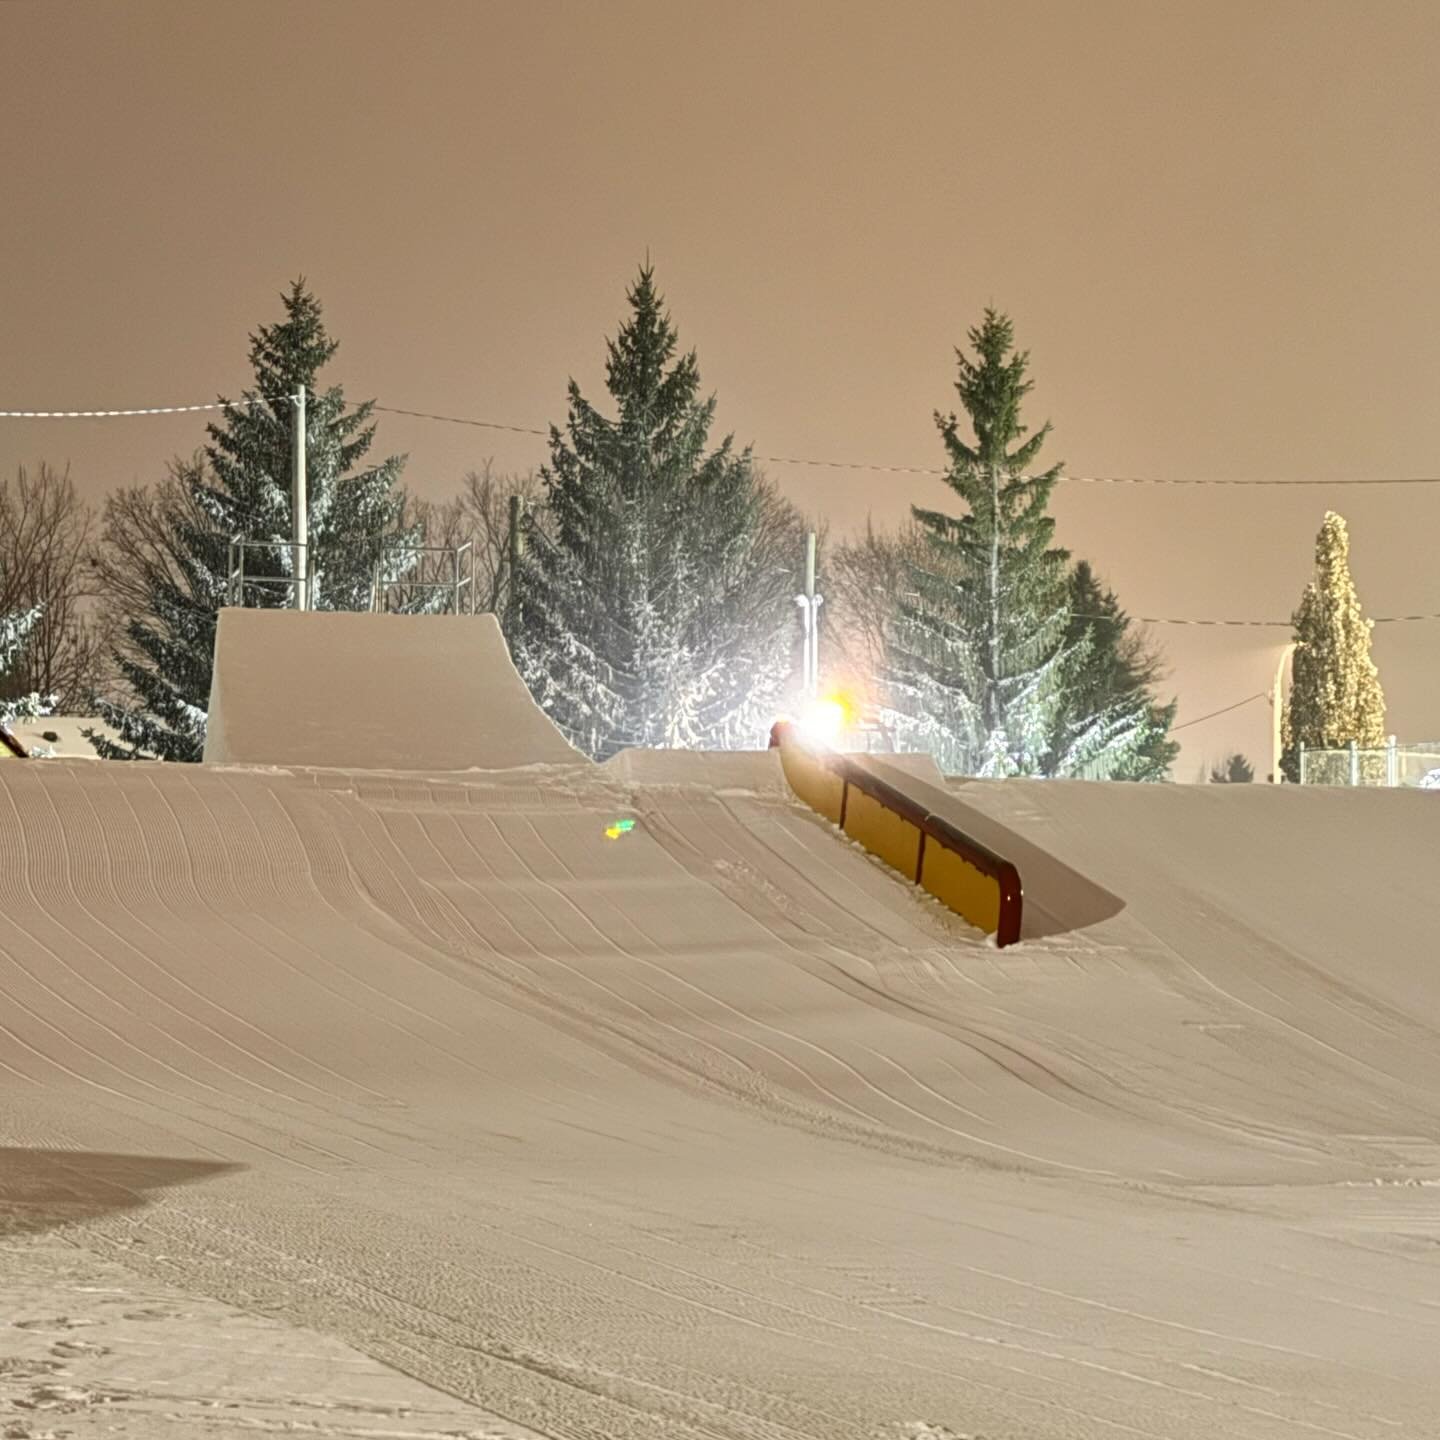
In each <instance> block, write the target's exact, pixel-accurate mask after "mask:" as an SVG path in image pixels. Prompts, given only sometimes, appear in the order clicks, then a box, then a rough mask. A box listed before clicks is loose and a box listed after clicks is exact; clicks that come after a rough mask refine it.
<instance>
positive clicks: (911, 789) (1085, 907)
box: [867, 756, 1125, 940]
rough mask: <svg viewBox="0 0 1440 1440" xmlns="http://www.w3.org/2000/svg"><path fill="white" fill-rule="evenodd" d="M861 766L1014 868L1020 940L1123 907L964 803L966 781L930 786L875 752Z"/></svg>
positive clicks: (1069, 928) (1078, 926)
mask: <svg viewBox="0 0 1440 1440" xmlns="http://www.w3.org/2000/svg"><path fill="white" fill-rule="evenodd" d="M867 768H868V769H870V770H873V771H874V772H875V773H876V774H877V775H879V776H880V778H881V779H884V780H888V781H889V782H890V783H891V784H892V785H894V786H895V787H896V788H897V789H899V790H903V791H904V792H905V793H906V794H907V795H910V796H911V797H912V798H914V799H915V800H917V801H919V802H920V803H921V804H923V805H924V806H926V808H927V809H929V810H930V812H931V813H932V814H935V815H938V816H940V817H941V818H942V819H945V820H948V821H950V823H951V824H952V825H955V826H957V827H958V828H959V829H961V830H963V831H964V832H965V834H967V835H969V836H971V837H972V838H973V839H976V840H978V841H979V842H980V843H981V844H982V845H985V846H988V847H989V848H990V849H991V850H993V851H995V853H996V854H997V855H1003V856H1004V857H1005V859H1007V860H1008V861H1010V863H1011V864H1012V865H1014V866H1015V868H1016V869H1017V870H1018V871H1019V872H1020V882H1021V884H1022V885H1023V886H1024V887H1025V910H1024V914H1023V917H1022V919H1021V923H1020V938H1021V940H1040V939H1043V938H1045V937H1046V936H1050V935H1068V934H1070V933H1072V932H1073V931H1076V930H1084V929H1087V928H1088V927H1089V926H1091V925H1098V924H1100V922H1101V921H1102V920H1109V919H1110V918H1111V917H1112V916H1115V915H1118V914H1119V913H1120V912H1121V911H1122V910H1123V909H1124V908H1125V901H1124V900H1123V899H1122V898H1121V897H1120V896H1119V895H1116V894H1115V893H1114V891H1112V890H1107V889H1106V888H1105V887H1104V886H1103V885H1097V884H1096V883H1095V881H1093V880H1091V879H1090V878H1089V877H1088V876H1085V875H1082V874H1081V873H1080V872H1079V871H1078V870H1076V869H1074V868H1073V867H1071V866H1069V865H1067V864H1066V863H1065V862H1064V861H1063V860H1060V859H1057V858H1056V857H1055V856H1054V855H1052V854H1051V853H1050V852H1049V851H1047V850H1046V849H1044V848H1043V847H1042V846H1040V845H1037V844H1036V843H1035V842H1034V841H1033V840H1027V839H1026V838H1025V837H1024V836H1023V835H1021V834H1019V833H1018V832H1017V831H1016V830H1014V829H1012V828H1011V827H1010V826H1008V825H1006V824H1005V823H1004V821H1002V820H997V819H995V818H994V817H993V816H990V815H987V814H985V813H984V812H983V811H981V810H977V809H976V808H975V807H974V806H973V805H967V804H966V803H965V801H964V799H963V798H962V796H963V787H964V786H965V785H966V783H967V782H966V781H963V780H951V781H948V782H945V783H943V784H939V785H937V784H933V783H931V782H930V781H929V780H928V779H927V778H924V773H923V771H922V770H920V769H919V768H918V767H906V768H905V769H904V770H901V768H900V767H898V766H895V765H892V764H889V763H886V762H885V761H881V760H879V759H878V758H877V757H875V756H870V757H867ZM938 773H939V772H938V771H937V772H936V774H937V775H938ZM992 783H994V782H992ZM1046 783H1047V784H1054V785H1063V784H1066V783H1069V782H1066V781H1061V780H1055V781H1047V782H1046ZM1076 783H1079V782H1076ZM957 792H959V793H957Z"/></svg>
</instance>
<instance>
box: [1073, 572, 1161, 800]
mask: <svg viewBox="0 0 1440 1440" xmlns="http://www.w3.org/2000/svg"><path fill="white" fill-rule="evenodd" d="M1067 583H1068V587H1069V597H1068V598H1069V608H1070V623H1069V628H1068V630H1067V634H1066V638H1067V641H1068V642H1069V646H1070V655H1069V656H1068V658H1067V660H1066V663H1065V665H1064V667H1063V684H1062V685H1061V689H1060V697H1059V704H1058V708H1057V713H1056V715H1055V718H1054V722H1053V728H1052V732H1051V733H1052V748H1051V753H1050V756H1049V758H1048V759H1047V761H1046V765H1045V770H1046V773H1047V774H1058V775H1079V776H1082V777H1084V778H1086V779H1090V780H1163V779H1164V778H1165V777H1166V775H1167V773H1168V772H1169V769H1170V766H1171V765H1172V764H1173V763H1174V761H1175V757H1176V755H1178V754H1179V753H1180V746H1179V745H1178V744H1177V743H1176V742H1175V741H1173V740H1171V739H1170V727H1171V726H1172V725H1173V724H1174V723H1175V711H1176V708H1177V702H1176V701H1174V700H1172V701H1171V702H1170V703H1169V704H1168V705H1162V704H1160V703H1159V701H1157V700H1156V699H1155V697H1154V694H1153V691H1154V688H1155V686H1156V685H1157V684H1158V683H1159V681H1160V679H1161V677H1162V674H1163V668H1162V662H1161V658H1160V656H1159V654H1158V653H1157V652H1156V651H1155V650H1154V649H1152V648H1151V647H1150V646H1149V645H1148V644H1147V642H1146V640H1145V637H1144V636H1143V635H1142V634H1140V633H1139V632H1137V631H1134V630H1132V629H1131V625H1132V624H1133V622H1132V621H1131V619H1130V617H1129V616H1128V615H1127V614H1126V613H1125V611H1124V610H1123V609H1121V607H1120V602H1119V600H1118V599H1117V598H1116V596H1115V592H1114V591H1113V590H1111V589H1109V588H1108V587H1107V586H1106V585H1104V584H1102V583H1101V581H1100V579H1099V577H1098V576H1097V575H1096V574H1095V572H1094V570H1093V569H1092V568H1091V566H1090V562H1089V561H1088V560H1081V561H1078V562H1077V563H1076V565H1075V566H1074V568H1073V569H1072V570H1071V571H1070V574H1069V577H1068V582H1067Z"/></svg>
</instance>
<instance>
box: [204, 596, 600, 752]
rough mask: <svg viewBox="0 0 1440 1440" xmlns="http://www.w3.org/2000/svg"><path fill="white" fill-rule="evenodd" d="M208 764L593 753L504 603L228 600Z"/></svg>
mask: <svg viewBox="0 0 1440 1440" xmlns="http://www.w3.org/2000/svg"><path fill="white" fill-rule="evenodd" d="M204 758H205V760H206V762H207V763H210V764H220V765H279V766H286V765H295V766H313V767H316V768H322V767H323V768H335V769H351V770H430V771H454V770H474V769H478V770H504V769H509V768H511V767H514V766H518V765H541V764H545V765H553V764H565V763H567V762H570V763H578V762H580V761H582V760H584V758H585V757H584V756H582V755H581V754H580V753H579V752H578V751H577V750H575V749H573V748H572V747H571V746H570V744H569V743H568V742H567V741H566V739H565V738H564V736H563V735H561V733H560V732H559V730H557V729H556V728H555V726H554V724H553V723H552V722H551V721H550V719H549V717H548V716H546V714H545V713H544V711H542V710H541V709H540V708H539V707H538V706H537V705H536V704H535V702H534V701H533V700H532V699H531V698H530V693H529V691H528V690H526V688H525V684H524V682H523V681H522V680H521V678H520V676H519V673H518V672H517V671H516V669H515V666H514V665H513V664H512V662H511V660H510V652H509V650H508V649H507V648H506V645H505V637H504V636H503V635H502V634H501V633H500V626H499V624H498V623H497V622H496V619H495V617H494V616H493V615H377V614H363V613H351V612H339V611H322V612H315V611H296V610H247V609H242V608H239V607H232V608H228V609H225V610H222V611H221V612H220V621H219V626H218V629H217V632H216V636H215V668H214V674H213V676H212V679H211V684H210V715H209V725H208V728H207V731H206V736H205V755H204Z"/></svg>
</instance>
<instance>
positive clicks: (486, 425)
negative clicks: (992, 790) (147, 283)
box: [0, 395, 1440, 623]
mask: <svg viewBox="0 0 1440 1440" xmlns="http://www.w3.org/2000/svg"><path fill="white" fill-rule="evenodd" d="M290 398H291V397H290V396H288V395H276V396H272V397H259V398H258V399H255V400H235V401H226V402H221V403H218V404H212V405H149V406H142V407H139V408H136V409H133V410H0V420H91V419H111V418H113V417H117V416H127V415H179V414H185V413H190V412H193V411H198V410H230V409H240V408H242V407H244V406H246V405H255V404H262V403H274V402H282V403H285V402H288V401H289V400H290ZM371 408H372V409H373V410H374V411H376V412H377V413H380V414H385V415H406V416H409V417H410V418H411V419H415V420H437V421H439V422H441V423H442V424H445V425H468V426H471V427H473V428H475V429H478V430H504V431H508V432H509V433H510V434H513V435H537V436H539V437H540V438H541V439H548V438H549V435H550V431H549V429H542V428H541V427H539V426H536V425H512V424H509V423H507V422H505V421H500V420H477V419H474V418H472V417H470V416H464V415H439V414H436V413H435V412H434V411H430V410H406V409H402V408H400V407H399V406H396V405H374V406H372V407H371ZM755 458H756V459H757V460H760V461H762V462H764V463H765V464H767V465H804V466H810V467H812V468H819V469H825V470H857V471H863V472H865V473H867V474H873V475H932V476H936V477H943V476H945V475H948V474H949V473H950V472H949V471H948V470H943V469H937V468H935V467H934V466H926V465H877V464H871V463H870V462H868V461H864V460H819V459H814V458H811V457H807V456H803V455H757V456H756V457H755ZM1056 480H1057V481H1058V482H1060V483H1064V484H1070V485H1167V486H1197V485H1198V486H1228V487H1230V488H1232V489H1233V488H1240V489H1253V488H1256V487H1270V488H1273V489H1283V488H1285V487H1286V486H1294V487H1301V486H1304V487H1310V488H1325V487H1341V488H1344V487H1353V486H1356V485H1440V475H1395V476H1363V477H1359V478H1354V479H1339V480H1317V479H1313V478H1309V477H1302V478H1298V479H1260V480H1216V479H1206V478H1192V479H1178V478H1170V477H1167V476H1157V475H1069V474H1061V475H1058V476H1057V477H1056ZM1266 623H1269V622H1266Z"/></svg>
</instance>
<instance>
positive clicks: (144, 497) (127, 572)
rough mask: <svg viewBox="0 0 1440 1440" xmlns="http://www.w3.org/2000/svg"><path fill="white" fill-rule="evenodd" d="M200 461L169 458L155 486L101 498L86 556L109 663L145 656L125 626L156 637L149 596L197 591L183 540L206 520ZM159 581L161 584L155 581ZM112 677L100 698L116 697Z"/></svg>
mask: <svg viewBox="0 0 1440 1440" xmlns="http://www.w3.org/2000/svg"><path fill="white" fill-rule="evenodd" d="M204 466H205V457H204V455H203V453H197V454H195V455H194V456H192V457H191V458H190V459H188V460H180V459H176V460H172V461H171V462H170V471H169V474H168V475H166V477H165V478H164V479H163V480H161V481H160V482H159V483H158V484H155V485H131V486H122V487H121V488H120V489H118V490H114V491H112V492H111V493H110V494H109V495H108V496H107V497H106V499H105V507H104V511H103V515H102V521H101V533H100V537H99V540H98V542H97V543H96V545H95V546H94V547H93V549H92V553H91V555H90V569H91V574H92V576H93V588H94V592H95V594H96V596H97V601H98V603H97V608H96V618H95V625H96V628H97V631H98V632H99V633H100V635H101V637H102V639H103V642H104V645H105V648H106V650H107V652H108V653H109V654H110V655H111V658H112V660H113V661H116V662H123V661H124V660H127V659H128V660H134V661H137V662H140V661H143V660H145V659H146V658H147V654H146V652H145V651H143V650H141V649H139V648H138V647H137V646H136V644H135V642H134V640H133V638H132V636H131V634H130V627H131V625H132V624H133V623H135V622H137V621H138V622H141V623H143V624H145V625H147V626H150V627H152V628H158V629H160V630H162V631H163V629H164V625H165V621H164V617H160V616H157V615H156V614H155V613H154V606H155V596H156V594H157V593H159V592H160V591H161V590H162V589H163V588H164V586H165V585H169V586H173V587H174V588H175V589H176V590H179V591H180V592H182V593H196V594H197V598H198V592H197V591H196V585H197V583H198V577H196V576H195V575H193V574H192V569H193V561H192V560H191V559H190V552H189V551H188V550H187V549H186V547H185V545H184V542H183V535H184V532H185V530H186V528H187V527H193V528H195V529H199V530H209V529H211V528H213V527H212V525H211V522H210V519H209V517H208V516H207V515H206V514H205V513H204V511H202V510H201V509H200V507H199V506H198V505H197V504H196V502H195V488H194V485H193V484H192V481H194V480H195V479H197V478H198V477H200V476H201V475H202V474H203V471H204ZM157 582H161V583H157ZM118 679H119V677H118V675H117V673H116V667H115V666H112V669H111V671H110V672H109V673H108V674H107V676H106V684H105V690H106V692H107V698H110V699H115V700H123V698H124V697H122V696H120V695H119V694H118V693H117V681H118Z"/></svg>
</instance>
